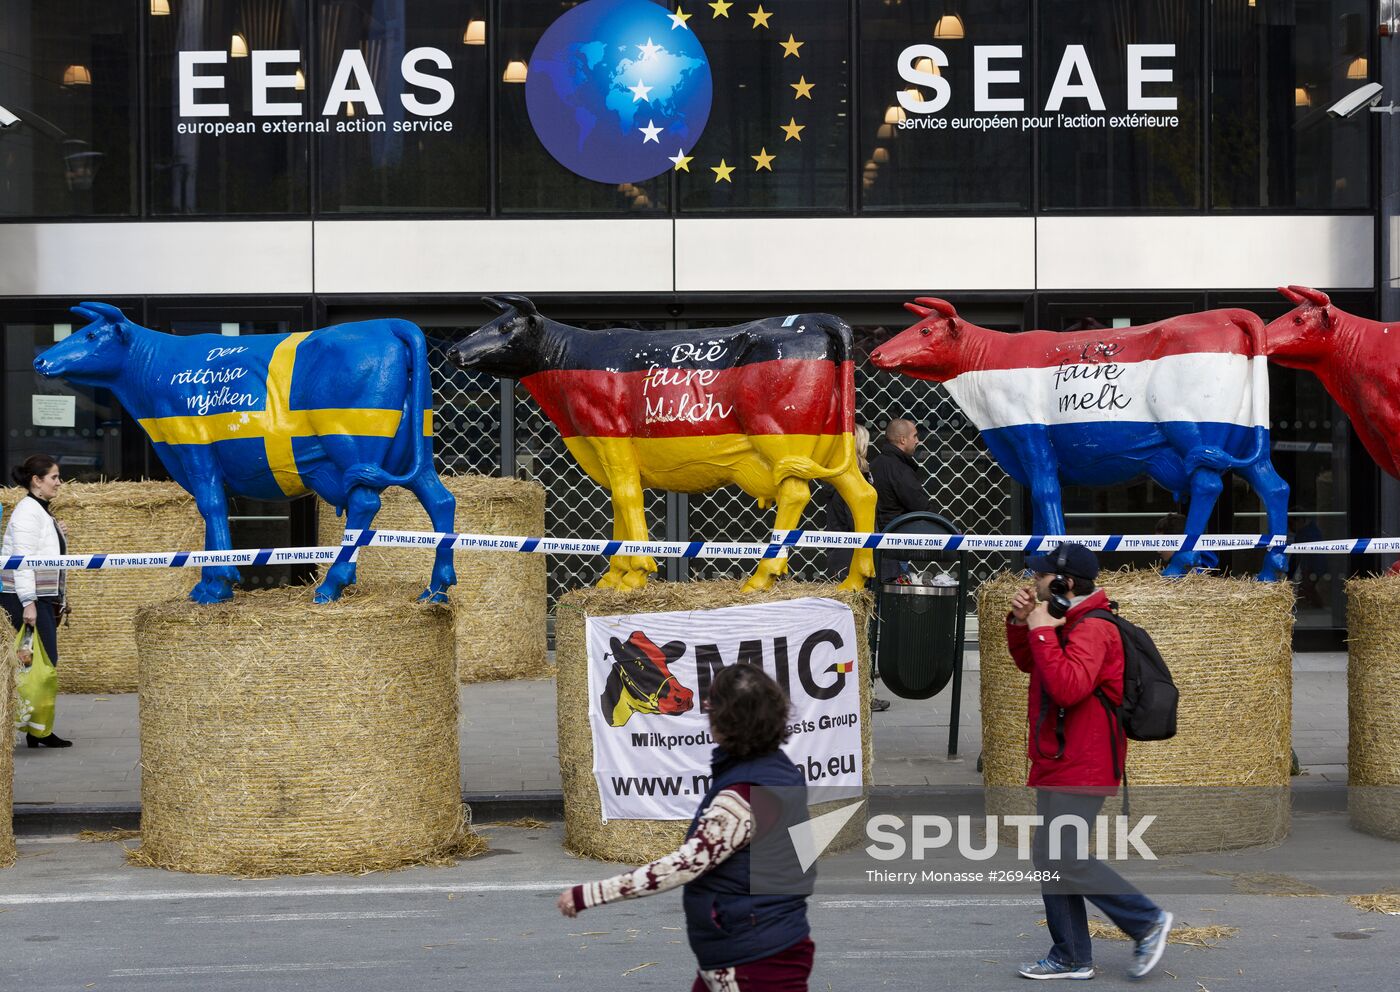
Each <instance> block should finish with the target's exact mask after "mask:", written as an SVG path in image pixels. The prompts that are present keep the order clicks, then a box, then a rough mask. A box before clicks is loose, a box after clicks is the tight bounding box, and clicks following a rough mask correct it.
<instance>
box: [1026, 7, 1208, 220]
mask: <svg viewBox="0 0 1400 992" xmlns="http://www.w3.org/2000/svg"><path fill="white" fill-rule="evenodd" d="M1039 10H1040V31H1041V65H1040V112H1041V113H1042V114H1063V115H1064V116H1065V117H1066V118H1069V119H1070V120H1077V119H1082V118H1085V117H1088V118H1091V119H1093V120H1100V119H1101V123H1094V124H1092V126H1078V125H1076V126H1065V125H1064V123H1063V122H1062V123H1061V125H1060V126H1057V127H1055V128H1053V129H1051V130H1046V131H1043V132H1042V133H1041V139H1040V141H1041V144H1040V148H1041V180H1042V182H1041V188H1042V190H1043V193H1042V197H1041V199H1042V206H1043V207H1044V208H1045V209H1046V210H1067V209H1083V208H1125V209H1131V210H1188V209H1194V208H1199V207H1200V205H1201V197H1202V195H1201V182H1202V181H1201V135H1200V128H1201V124H1200V121H1201V116H1200V115H1201V31H1202V26H1201V17H1200V4H1199V3H1197V0H1157V2H1154V3H1142V2H1141V0H1096V2H1085V0H1043V2H1042V3H1041V4H1040V6H1039ZM1080 45H1082V46H1083V48H1084V55H1085V57H1086V58H1087V62H1088V65H1089V66H1090V67H1091V70H1092V73H1093V77H1094V83H1095V87H1096V89H1097V92H1098V94H1099V96H1100V97H1101V101H1102V102H1101V106H1102V109H1101V110H1100V109H1097V108H1095V107H1094V105H1093V103H1091V101H1090V100H1089V99H1087V98H1086V97H1085V96H1083V95H1080V96H1075V95H1073V94H1074V93H1075V92H1076V91H1078V92H1080V93H1083V92H1084V91H1083V90H1078V87H1079V86H1080V85H1082V84H1087V83H1088V79H1087V76H1086V75H1085V74H1084V73H1083V72H1081V71H1076V70H1073V69H1071V68H1070V67H1069V66H1068V65H1067V64H1066V63H1067V62H1069V61H1073V59H1074V58H1075V56H1076V54H1077V49H1076V48H1074V47H1071V46H1080ZM1138 45H1144V46H1149V45H1150V46H1164V45H1174V46H1175V54H1174V55H1172V56H1170V57H1168V56H1165V55H1162V54H1153V53H1151V52H1150V51H1147V50H1143V49H1137V50H1136V51H1137V53H1138V54H1140V55H1143V56H1145V57H1144V58H1143V60H1142V70H1143V72H1144V74H1145V75H1144V76H1143V77H1142V78H1141V79H1139V80H1138V82H1139V83H1140V86H1139V87H1132V88H1130V78H1129V72H1128V66H1129V59H1130V56H1131V55H1132V54H1133V51H1134V49H1132V48H1131V47H1130V46H1138ZM1166 71H1170V73H1171V81H1170V82H1156V81H1144V80H1151V75H1152V74H1153V73H1158V72H1166ZM1062 73H1064V74H1066V75H1065V78H1066V80H1067V82H1068V83H1069V85H1070V90H1069V92H1070V94H1071V95H1069V96H1067V97H1066V98H1065V99H1064V100H1063V101H1057V100H1056V98H1055V96H1056V94H1055V89H1054V83H1055V81H1056V79H1057V77H1060V76H1061V74H1062ZM1136 88H1140V90H1141V96H1142V97H1143V98H1145V99H1146V100H1148V101H1155V100H1174V101H1175V106H1174V107H1168V106H1165V105H1164V106H1162V107H1161V108H1155V107H1151V105H1150V103H1149V105H1148V108H1147V109H1144V108H1143V107H1142V105H1141V104H1139V105H1138V106H1136V107H1135V106H1133V104H1132V103H1131V102H1130V98H1129V94H1130V93H1131V92H1132V89H1136ZM1133 115H1137V117H1138V118H1139V122H1134V121H1133V120H1132V117H1133ZM1143 116H1147V117H1150V118H1154V119H1155V120H1153V121H1149V122H1148V123H1146V124H1142V123H1141V122H1140V118H1141V117H1143ZM1115 117H1118V118H1124V117H1127V118H1128V121H1126V122H1122V123H1120V125H1119V126H1114V123H1113V119H1114V118H1115ZM1162 118H1169V119H1170V118H1174V119H1175V120H1176V124H1175V125H1172V124H1170V123H1167V124H1163V123H1162V122H1161V119H1162Z"/></svg>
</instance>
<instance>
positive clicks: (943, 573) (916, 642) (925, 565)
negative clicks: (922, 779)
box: [875, 512, 967, 757]
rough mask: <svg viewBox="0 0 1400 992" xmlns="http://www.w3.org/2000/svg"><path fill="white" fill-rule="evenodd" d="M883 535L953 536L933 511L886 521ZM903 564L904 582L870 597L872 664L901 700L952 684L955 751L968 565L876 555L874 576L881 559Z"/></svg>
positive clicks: (933, 557) (932, 556)
mask: <svg viewBox="0 0 1400 992" xmlns="http://www.w3.org/2000/svg"><path fill="white" fill-rule="evenodd" d="M885 533H887V534H956V533H958V530H957V527H956V525H955V524H953V522H952V521H950V520H949V519H948V518H947V517H944V516H941V515H939V514H937V513H926V512H917V513H906V514H904V515H902V516H899V517H896V518H895V519H894V520H892V521H890V524H889V526H887V527H886V528H885ZM882 558H886V559H889V560H891V561H903V562H908V563H909V567H908V573H907V575H906V578H907V580H908V581H907V582H882V583H878V585H877V595H876V618H877V625H876V649H875V657H876V666H877V667H878V669H879V672H880V678H881V680H882V681H883V682H884V683H885V687H886V688H887V689H888V690H889V691H890V692H892V693H894V694H895V695H896V696H899V697H901V698H903V699H931V698H932V697H934V696H936V695H937V694H938V693H940V692H942V691H943V688H944V687H945V686H946V685H947V684H948V683H949V681H951V682H952V683H953V699H952V713H951V719H950V721H949V722H950V726H949V734H948V754H949V756H950V757H951V756H954V755H956V754H957V753H958V716H959V709H960V704H961V701H962V669H963V639H964V626H965V624H966V620H967V567H966V560H965V557H964V555H963V553H962V552H961V551H953V552H946V551H879V550H877V551H876V552H875V574H876V575H885V574H888V573H889V571H890V570H889V568H888V567H884V568H882V566H881V559H882Z"/></svg>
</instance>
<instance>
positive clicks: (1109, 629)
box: [1006, 544, 1172, 979]
mask: <svg viewBox="0 0 1400 992" xmlns="http://www.w3.org/2000/svg"><path fill="white" fill-rule="evenodd" d="M1026 566H1027V567H1028V568H1029V569H1030V570H1031V571H1032V572H1033V573H1034V575H1035V585H1034V587H1029V586H1028V587H1026V588H1024V589H1021V590H1019V591H1018V592H1017V593H1016V595H1015V596H1014V597H1013V598H1012V600H1011V612H1010V614H1009V615H1008V616H1007V618H1006V642H1007V645H1008V646H1009V647H1010V649H1011V657H1012V659H1013V660H1014V661H1015V662H1016V667H1017V668H1019V669H1021V671H1023V672H1026V673H1028V674H1029V675H1030V677H1031V685H1030V699H1029V706H1028V711H1027V717H1028V719H1029V721H1030V734H1029V746H1028V752H1029V755H1030V763H1031V771H1030V776H1029V778H1028V780H1027V782H1026V784H1027V785H1029V786H1031V787H1033V788H1034V789H1035V790H1036V814H1037V815H1038V816H1040V817H1041V818H1042V819H1041V821H1040V822H1041V826H1040V827H1038V828H1037V829H1036V833H1035V842H1034V845H1033V847H1032V854H1033V858H1034V863H1035V867H1036V869H1037V870H1038V871H1041V872H1049V873H1051V875H1052V877H1051V879H1050V880H1048V881H1043V882H1042V883H1041V897H1042V898H1043V899H1044V900H1045V920H1046V925H1047V927H1048V928H1049V930H1050V937H1051V939H1052V940H1053V941H1054V945H1053V946H1052V947H1051V948H1050V952H1049V953H1048V954H1046V956H1045V957H1044V958H1042V959H1041V960H1039V961H1037V962H1035V963H1034V964H1028V965H1024V966H1022V968H1021V975H1022V977H1024V978H1036V979H1052V978H1069V979H1088V978H1093V977H1094V976H1095V975H1096V974H1097V972H1096V971H1095V969H1094V963H1093V962H1094V958H1093V947H1092V945H1091V943H1090V940H1089V922H1088V916H1087V914H1086V912H1085V907H1084V900H1085V899H1086V898H1087V899H1088V900H1089V901H1090V902H1092V903H1093V904H1094V905H1095V906H1097V907H1098V908H1099V909H1100V910H1102V911H1103V913H1104V914H1105V915H1107V916H1108V918H1109V919H1110V920H1112V921H1113V922H1114V924H1115V925H1117V926H1118V928H1119V929H1121V930H1122V931H1123V932H1124V933H1126V934H1127V935H1128V936H1129V937H1131V938H1132V939H1133V941H1134V942H1135V946H1134V951H1133V963H1132V965H1131V967H1130V968H1129V969H1128V977H1129V978H1134V979H1136V978H1142V977H1143V976H1145V975H1146V974H1147V973H1148V972H1149V971H1151V970H1152V969H1153V968H1154V967H1156V965H1157V962H1158V961H1160V960H1161V958H1162V952H1163V951H1164V950H1165V949H1166V945H1167V934H1168V933H1169V932H1170V931H1171V926H1172V914H1171V913H1168V912H1166V911H1165V910H1163V909H1161V908H1160V907H1158V906H1157V904H1156V903H1154V902H1153V901H1152V900H1150V899H1148V898H1147V897H1146V896H1144V895H1143V894H1142V893H1141V892H1139V891H1138V890H1137V889H1135V888H1134V887H1133V886H1132V885H1131V884H1130V883H1128V882H1127V881H1125V880H1124V879H1123V878H1122V876H1120V875H1119V874H1118V873H1117V872H1115V871H1114V870H1113V869H1112V868H1110V867H1109V866H1108V865H1106V864H1104V863H1103V862H1102V861H1098V860H1096V859H1094V858H1092V857H1088V858H1078V857H1077V852H1076V848H1077V847H1078V846H1079V841H1078V838H1077V835H1076V832H1075V829H1074V828H1073V827H1072V826H1071V827H1069V828H1067V829H1062V830H1061V829H1056V830H1054V831H1053V832H1054V833H1056V834H1058V839H1059V847H1060V852H1061V853H1060V856H1059V857H1057V858H1054V859H1052V858H1051V857H1050V847H1051V845H1050V835H1051V833H1052V830H1051V828H1050V825H1051V824H1052V823H1053V822H1054V821H1055V819H1056V817H1061V816H1068V817H1072V818H1073V819H1072V820H1071V821H1069V822H1070V823H1071V824H1079V823H1083V824H1087V825H1088V826H1092V825H1093V823H1094V819H1095V817H1097V816H1098V814H1099V810H1100V809H1101V808H1102V807H1103V802H1104V798H1105V797H1106V796H1110V795H1113V794H1114V793H1115V792H1117V791H1118V780H1119V778H1120V777H1121V769H1122V768H1123V765H1124V762H1125V761H1126V760H1127V756H1128V740H1127V736H1126V735H1125V734H1124V733H1123V731H1122V729H1121V727H1120V726H1119V725H1118V721H1117V718H1116V716H1114V715H1112V714H1110V712H1109V709H1110V707H1113V708H1116V707H1117V706H1118V705H1119V704H1121V703H1122V701H1123V642H1122V639H1121V637H1120V636H1119V633H1118V628H1117V627H1115V626H1114V625H1113V624H1112V623H1111V622H1110V621H1108V620H1105V619H1103V618H1102V617H1091V616H1086V614H1088V613H1089V612H1091V611H1093V610H1107V609H1108V608H1109V601H1108V595H1107V594H1106V593H1105V592H1104V591H1103V590H1102V589H1097V588H1095V587H1094V579H1096V578H1097V577H1098V574H1099V563H1098V559H1097V558H1096V557H1095V556H1094V553H1093V552H1092V551H1090V550H1089V549H1088V548H1086V547H1084V546H1083V545H1079V544H1062V545H1060V547H1059V548H1058V549H1057V550H1056V551H1054V552H1053V553H1051V554H1046V555H1032V556H1030V557H1029V558H1027V559H1026ZM1055 597H1060V598H1062V599H1063V600H1068V601H1069V609H1068V612H1066V613H1065V614H1064V616H1063V617H1061V618H1056V617H1054V616H1052V615H1051V613H1050V609H1049V604H1050V601H1051V600H1052V599H1053V598H1055ZM1062 605H1063V604H1062ZM1104 698H1106V699H1107V702H1108V704H1109V705H1107V706H1106V705H1105V704H1104V702H1103V699H1104ZM1085 829H1086V833H1085V835H1084V837H1085V843H1086V844H1087V843H1088V840H1087V838H1088V834H1087V829H1088V827H1086V828H1085ZM1056 874H1057V875H1058V879H1055V878H1054V877H1053V876H1054V875H1056Z"/></svg>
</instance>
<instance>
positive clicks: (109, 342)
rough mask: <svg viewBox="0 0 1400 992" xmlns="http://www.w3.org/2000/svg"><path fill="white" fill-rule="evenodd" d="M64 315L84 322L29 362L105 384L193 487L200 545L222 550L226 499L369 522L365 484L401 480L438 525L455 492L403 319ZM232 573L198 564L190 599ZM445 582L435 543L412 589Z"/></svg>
mask: <svg viewBox="0 0 1400 992" xmlns="http://www.w3.org/2000/svg"><path fill="white" fill-rule="evenodd" d="M73 312H74V313H77V314H80V315H81V316H83V317H86V318H88V320H90V321H91V323H89V324H88V325H87V326H86V327H84V328H83V329H82V330H80V331H78V332H76V333H74V334H72V335H70V336H69V337H68V338H66V339H64V340H63V341H60V342H59V343H58V344H56V345H54V346H53V347H52V348H50V349H48V350H47V351H45V352H44V353H43V354H42V355H40V356H39V357H38V358H37V359H35V361H34V368H35V370H36V371H37V372H39V373H40V374H41V375H45V376H59V377H62V378H65V379H68V380H70V381H72V382H76V383H80V384H82V385H90V386H101V387H103V388H106V389H110V390H112V392H113V393H115V394H116V396H117V399H118V400H119V401H120V402H121V404H122V406H124V407H125V408H126V409H127V410H128V411H129V412H130V413H131V414H132V416H134V417H135V418H136V419H137V421H138V422H139V423H140V424H141V427H142V428H143V429H144V430H145V431H146V433H147V434H148V435H149V436H150V439H151V442H152V443H153V444H154V445H155V449H156V454H157V455H159V456H160V460H161V462H162V463H163V464H164V465H165V467H166V469H167V470H169V472H170V475H171V477H172V478H173V479H174V480H175V481H176V482H178V483H179V484H180V485H181V486H183V487H184V488H185V489H186V490H188V491H189V492H190V494H191V495H193V496H194V498H195V503H196V504H197V505H198V507H199V512H200V514H201V515H202V516H203V517H204V523H205V548H206V549H209V550H223V549H228V548H231V547H232V543H231V538H230V534H229V523H228V497H227V493H228V492H232V493H234V494H235V495H238V496H250V497H253V498H256V499H266V500H279V499H291V498H294V497H296V496H301V495H303V494H305V493H308V492H314V493H316V494H317V495H318V496H320V497H321V498H322V499H324V500H326V501H327V502H328V503H330V504H332V505H333V506H335V507H336V508H337V510H338V511H344V512H346V515H347V520H346V522H347V525H348V526H349V527H352V528H356V529H362V528H367V527H369V525H370V523H371V522H372V521H373V519H374V515H375V514H376V513H377V512H378V511H379V494H380V492H381V491H382V490H384V489H385V488H386V487H388V486H403V487H404V488H406V489H408V490H410V491H411V492H412V493H413V494H414V495H415V496H417V497H418V500H419V502H421V503H422V504H423V508H424V509H425V510H427V511H428V515H429V516H430V517H431V518H432V521H433V527H434V528H435V529H436V530H438V531H451V530H452V527H453V518H454V516H455V512H456V501H455V500H454V499H453V497H452V494H451V493H449V492H448V491H447V489H446V487H444V486H443V484H442V481H441V480H440V479H439V478H438V477H437V472H436V470H435V468H434V466H433V447H432V394H431V384H430V382H429V375H428V362H427V343H426V341H425V340H424V338H423V332H422V331H421V330H419V329H418V328H417V327H416V326H415V325H413V324H411V323H409V322H408V321H404V320H394V319H385V320H367V321H359V322H356V323H352V324H339V325H336V326H334V327H325V328H321V329H320V330H315V331H304V332H299V333H296V334H259V335H253V336H249V337H236V338H234V337H224V336H222V335H217V334H196V335H191V336H176V335H173V334H163V333H160V332H159V331H153V330H151V329H150V328H147V327H142V326H140V325H138V324H133V323H132V322H130V321H128V320H127V319H126V317H125V316H124V315H123V314H122V312H121V311H120V310H118V309H117V308H116V307H113V306H109V305H107V304H105V303H84V304H82V305H81V306H78V307H74V308H73ZM237 581H238V570H237V569H234V568H230V567H210V568H205V569H204V570H203V575H202V579H201V581H200V583H199V584H198V585H197V586H195V588H194V591H193V592H192V593H191V594H190V597H191V598H192V599H193V600H195V601H196V602H200V603H215V602H220V601H222V600H225V599H228V598H229V597H230V596H232V595H233V583H235V582H237ZM354 581H355V565H354V563H353V562H350V561H342V562H338V563H336V564H335V565H333V566H332V567H331V568H330V569H329V571H328V572H327V574H326V578H325V580H324V581H323V582H322V583H321V585H320V587H319V588H318V589H317V591H316V598H317V601H318V602H328V601H330V600H334V599H337V598H338V597H339V596H340V593H341V590H342V589H344V587H345V586H347V585H349V584H351V583H353V582H354ZM455 582H456V575H455V573H454V571H453V567H452V552H451V550H450V549H439V551H438V554H437V560H436V561H435V563H434V566H433V574H432V578H431V581H430V583H429V586H428V589H427V590H426V591H425V592H424V593H423V596H422V598H424V599H431V600H434V601H441V600H445V598H446V594H447V588H448V587H449V586H451V585H453V584H454V583H455Z"/></svg>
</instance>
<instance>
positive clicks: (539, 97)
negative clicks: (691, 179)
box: [525, 0, 713, 183]
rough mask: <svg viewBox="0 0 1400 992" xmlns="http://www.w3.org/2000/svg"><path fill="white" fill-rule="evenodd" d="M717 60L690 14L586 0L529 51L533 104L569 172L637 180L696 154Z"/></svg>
mask: <svg viewBox="0 0 1400 992" xmlns="http://www.w3.org/2000/svg"><path fill="white" fill-rule="evenodd" d="M712 98H713V84H712V82H711V78H710V62H709V59H708V58H706V56H705V49H704V47H703V46H702V45H701V44H700V40H699V39H698V38H696V37H695V34H694V32H692V31H691V30H690V28H689V27H688V26H687V25H686V24H685V21H684V20H682V19H680V18H678V17H677V16H676V15H674V14H671V13H669V12H668V11H667V10H666V9H665V8H664V7H661V6H658V5H657V4H655V3H651V2H650V0H588V2H587V3H583V4H580V5H579V6H577V7H575V8H573V9H572V10H570V11H569V12H568V13H566V14H564V15H563V16H562V17H560V18H559V19H558V20H557V21H555V22H554V23H553V24H551V25H550V26H549V29H548V30H546V31H545V33H544V36H543V37H541V38H540V40H539V43H538V44H537V45H536V46H535V51H534V54H532V55H531V56H530V69H529V72H528V74H527V76H526V82H525V103H526V107H527V108H528V109H529V112H530V123H531V125H533V127H534V129H535V133H536V134H537V135H538V136H539V139H540V141H541V142H542V143H543V144H544V146H545V148H546V149H548V150H549V153H550V154H551V155H553V156H554V158H555V159H556V160H557V161H558V162H559V164H560V165H562V166H564V168H566V169H568V170H569V171H570V172H574V173H577V174H578V175H580V176H583V177H585V178H587V179H592V180H595V181H597V182H602V183H635V182H641V181H642V180H645V179H650V178H652V177H653V176H658V175H660V174H661V173H663V172H665V171H666V170H667V169H669V168H671V167H672V165H673V164H674V162H675V160H676V158H677V157H678V156H679V155H683V154H689V152H690V149H692V148H693V147H694V146H695V142H696V141H698V140H699V138H700V133H701V132H702V131H704V129H705V122H706V121H707V120H709V116H710V105H711V101H712Z"/></svg>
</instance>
